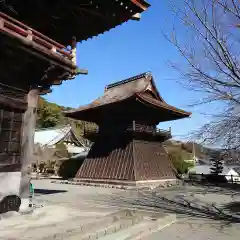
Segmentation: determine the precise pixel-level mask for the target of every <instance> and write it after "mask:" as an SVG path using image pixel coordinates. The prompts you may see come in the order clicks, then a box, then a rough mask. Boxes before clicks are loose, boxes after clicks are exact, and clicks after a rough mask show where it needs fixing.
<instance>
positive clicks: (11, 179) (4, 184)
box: [0, 172, 21, 200]
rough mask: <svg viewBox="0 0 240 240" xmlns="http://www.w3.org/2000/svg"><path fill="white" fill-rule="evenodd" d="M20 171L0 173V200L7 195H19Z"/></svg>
mask: <svg viewBox="0 0 240 240" xmlns="http://www.w3.org/2000/svg"><path fill="white" fill-rule="evenodd" d="M20 182H21V172H1V173H0V200H1V199H2V198H3V197H4V196H7V195H17V196H19V190H20Z"/></svg>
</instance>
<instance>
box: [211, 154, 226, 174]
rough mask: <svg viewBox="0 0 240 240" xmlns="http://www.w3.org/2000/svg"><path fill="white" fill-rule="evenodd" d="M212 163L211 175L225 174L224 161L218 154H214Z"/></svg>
mask: <svg viewBox="0 0 240 240" xmlns="http://www.w3.org/2000/svg"><path fill="white" fill-rule="evenodd" d="M210 162H211V164H212V167H211V168H210V170H211V174H214V175H219V174H221V173H222V172H223V160H222V159H221V158H220V156H219V154H218V153H214V154H212V156H211V158H210Z"/></svg>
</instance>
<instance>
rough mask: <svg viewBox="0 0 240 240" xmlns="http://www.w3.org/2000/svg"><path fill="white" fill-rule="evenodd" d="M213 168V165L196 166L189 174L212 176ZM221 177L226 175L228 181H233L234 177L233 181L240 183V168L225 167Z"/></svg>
mask: <svg viewBox="0 0 240 240" xmlns="http://www.w3.org/2000/svg"><path fill="white" fill-rule="evenodd" d="M211 167H212V165H210V164H208V165H207V164H205V165H196V166H194V167H192V168H191V169H190V170H189V173H194V174H210V173H211ZM220 175H226V179H227V180H228V181H231V180H232V177H233V181H240V168H239V167H237V166H223V172H222V173H221V174H220ZM231 175H232V177H231Z"/></svg>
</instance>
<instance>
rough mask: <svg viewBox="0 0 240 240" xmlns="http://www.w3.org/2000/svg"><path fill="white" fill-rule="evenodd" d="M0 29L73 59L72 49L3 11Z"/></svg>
mask: <svg viewBox="0 0 240 240" xmlns="http://www.w3.org/2000/svg"><path fill="white" fill-rule="evenodd" d="M0 31H1V32H5V33H7V34H10V35H12V36H14V37H17V38H19V39H24V40H27V41H29V42H34V43H35V44H37V45H38V46H40V47H42V48H44V49H45V50H49V51H51V52H52V53H54V54H59V55H60V56H61V57H64V58H66V59H68V60H69V61H72V53H71V50H69V49H67V48H66V47H65V46H63V45H61V44H60V43H58V42H56V41H54V40H52V39H50V38H48V37H47V36H45V35H43V34H41V33H40V32H38V31H36V30H34V29H32V28H30V27H28V26H27V25H25V24H23V23H21V22H19V21H17V20H16V19H14V18H12V17H9V16H8V15H6V14H4V13H2V12H0Z"/></svg>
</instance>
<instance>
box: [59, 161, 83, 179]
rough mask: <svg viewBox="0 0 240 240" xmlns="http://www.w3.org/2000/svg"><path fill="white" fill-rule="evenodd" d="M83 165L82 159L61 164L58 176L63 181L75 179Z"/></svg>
mask: <svg viewBox="0 0 240 240" xmlns="http://www.w3.org/2000/svg"><path fill="white" fill-rule="evenodd" d="M82 163H83V160H82V159H76V160H75V159H74V160H73V159H72V160H71V159H69V160H65V161H63V162H62V163H61V164H60V167H59V169H58V175H59V176H60V177H62V178H63V179H69V178H74V177H75V176H76V174H77V171H78V170H79V168H80V167H81V165H82Z"/></svg>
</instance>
